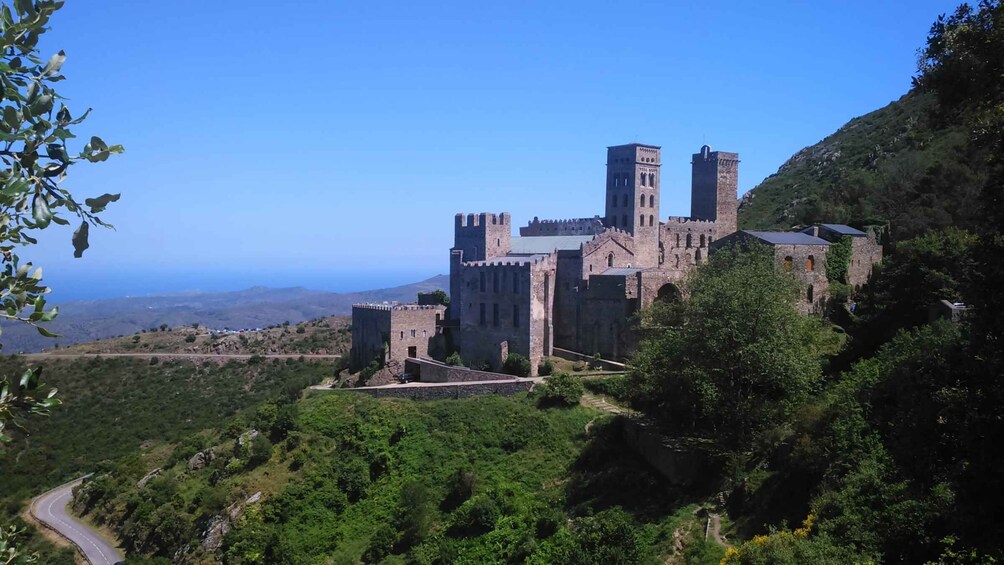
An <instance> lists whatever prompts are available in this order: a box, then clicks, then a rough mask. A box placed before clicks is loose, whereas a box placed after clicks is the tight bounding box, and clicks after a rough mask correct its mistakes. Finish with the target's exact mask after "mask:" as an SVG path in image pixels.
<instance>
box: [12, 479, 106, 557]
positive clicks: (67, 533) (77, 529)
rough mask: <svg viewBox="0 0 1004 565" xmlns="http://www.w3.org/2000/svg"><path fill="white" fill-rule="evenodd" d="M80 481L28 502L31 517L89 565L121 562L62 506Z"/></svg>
mask: <svg viewBox="0 0 1004 565" xmlns="http://www.w3.org/2000/svg"><path fill="white" fill-rule="evenodd" d="M81 481H83V479H77V480H75V481H72V482H69V483H66V484H65V485H60V486H58V487H56V488H54V489H52V490H50V491H49V492H47V493H45V494H42V495H40V496H38V497H37V498H35V499H34V500H32V501H31V515H32V516H33V517H34V518H35V519H36V520H38V521H39V522H42V523H43V524H45V525H46V526H48V527H50V528H52V529H53V530H55V531H56V532H57V533H59V534H60V535H61V536H63V537H64V538H66V539H68V540H70V542H72V543H73V545H75V546H77V548H78V549H80V550H81V551H82V552H83V553H84V557H85V558H86V559H87V561H88V562H89V563H91V565H114V564H115V563H120V562H122V561H123V560H124V559H125V556H123V555H122V552H120V551H119V550H118V549H116V548H115V547H114V546H112V545H111V544H110V543H108V542H107V541H105V539H104V538H103V537H101V536H100V535H98V534H97V533H96V532H95V531H94V530H92V529H91V528H90V527H89V526H87V525H86V524H84V523H83V522H81V521H80V520H78V519H77V518H75V517H74V516H71V515H70V513H69V512H67V511H66V506H67V505H68V504H69V503H70V499H71V498H72V496H73V487H75V486H77V485H79V484H80V482H81Z"/></svg>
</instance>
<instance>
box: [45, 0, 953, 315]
mask: <svg viewBox="0 0 1004 565" xmlns="http://www.w3.org/2000/svg"><path fill="white" fill-rule="evenodd" d="M955 4H956V2H954V1H944V0H942V1H935V0H913V1H903V2H873V1H869V2H863V1H862V2H766V1H765V2H737V3H735V5H731V6H730V5H729V3H722V2H717V3H709V2H687V3H678V2H619V3H606V2H587V1H579V2H574V3H573V2H568V3H551V2H548V3H537V2H495V3H481V2H457V3H422V2H400V3H397V2H379V3H378V2H367V3H364V2H351V3H350V2H320V1H317V2H315V1H303V2H287V3H283V2H274V1H273V2H256V1H248V0H244V1H240V2H238V1H220V2H204V1H203V2H193V1H187V0H178V1H172V2H153V1H149V2H147V1H137V2H129V1H124V0H122V1H116V2H113V1H106V0H87V1H86V2H81V1H76V2H68V3H67V6H66V7H65V8H64V9H63V10H61V11H60V12H59V13H58V14H57V15H56V17H55V18H54V20H53V21H52V31H51V32H50V33H48V34H47V35H46V36H45V37H44V40H43V41H42V42H41V44H40V47H41V49H42V51H43V54H44V55H45V56H48V55H49V54H50V53H51V52H55V51H57V50H59V49H64V50H65V51H66V53H67V62H66V64H65V66H64V67H63V71H64V74H65V75H66V76H67V80H66V81H64V82H62V83H60V85H59V86H60V87H61V90H60V92H61V93H62V94H63V95H64V96H67V97H68V98H70V101H69V105H70V107H71V109H75V110H76V111H78V112H79V111H80V110H82V109H84V108H86V107H93V108H94V112H93V113H92V115H91V116H92V117H91V118H90V119H89V120H88V121H87V122H86V123H85V124H84V125H83V127H82V128H81V129H80V130H79V132H78V135H80V136H81V137H83V136H84V135H91V134H98V135H101V136H102V137H103V138H104V139H105V140H106V141H108V142H114V143H121V144H124V145H125V146H126V153H125V154H124V155H122V156H119V157H116V158H114V159H112V160H110V161H109V162H107V163H104V164H101V165H90V164H83V165H80V166H78V167H75V170H72V171H71V175H70V178H69V180H68V181H67V186H68V187H69V188H70V189H71V190H73V191H75V193H77V194H79V195H81V196H90V195H96V194H100V193H102V192H121V193H122V200H121V201H120V202H119V203H117V204H116V205H113V206H111V207H110V208H109V209H108V211H107V213H106V215H105V219H106V220H108V221H110V222H111V223H113V224H115V226H116V228H117V229H116V231H103V230H95V231H92V238H91V249H89V250H88V251H87V253H85V256H84V258H83V259H79V260H75V259H73V258H72V250H71V247H70V245H69V237H70V233H69V230H66V231H62V232H56V230H51V231H53V232H54V233H47V234H45V237H43V238H42V242H41V245H40V246H39V247H38V248H37V249H34V250H32V252H31V253H30V255H31V258H32V259H34V260H35V262H36V263H37V264H41V265H43V266H44V267H45V272H46V280H47V281H48V282H49V283H50V284H51V285H52V286H53V287H54V288H56V289H57V293H56V296H57V298H58V297H63V298H64V299H69V298H97V297H106V296H117V295H126V294H129V295H136V294H148V293H156V292H168V291H183V290H195V289H200V290H227V289H231V290H236V289H240V288H246V287H249V286H253V285H269V286H307V287H312V288H322V289H330V290H351V289H364V288H370V287H374V286H387V285H393V284H400V283H405V282H411V281H414V280H418V279H421V278H425V277H428V276H431V275H434V274H437V273H443V272H446V271H447V270H448V248H449V247H450V245H451V244H452V235H453V234H452V225H453V224H452V222H453V215H454V214H455V213H456V212H460V211H463V212H478V211H495V212H498V211H508V212H510V213H512V215H513V219H514V222H515V223H518V224H525V223H526V222H527V221H528V220H529V219H531V218H532V217H533V216H535V215H536V216H540V217H541V218H545V217H548V218H570V217H583V216H592V215H594V214H597V213H601V212H602V209H603V194H602V193H603V179H604V161H605V147H606V146H608V145H616V144H621V143H628V142H632V141H639V142H643V143H652V144H657V145H661V146H662V147H663V153H662V159H663V174H662V182H663V185H662V190H663V204H662V209H661V210H660V215H661V216H662V217H663V218H665V217H666V216H668V215H685V214H687V213H688V211H689V205H690V203H689V187H690V178H689V160H690V154H691V153H694V152H696V151H697V149H698V148H699V147H700V146H701V145H702V144H704V143H708V144H710V145H712V147H714V148H716V149H722V150H726V151H737V152H739V153H740V157H741V159H742V164H741V166H740V192H744V191H746V190H748V189H750V188H752V187H754V186H756V184H757V183H759V182H760V181H761V180H763V178H764V177H766V176H767V175H769V174H771V173H773V172H774V171H776V169H777V167H779V166H780V165H781V164H782V163H783V162H784V161H785V160H786V159H787V158H788V157H790V156H791V155H792V154H793V153H795V152H796V151H798V150H799V149H801V148H802V147H804V146H806V145H810V144H813V143H815V142H817V141H819V140H820V139H822V138H823V137H825V136H826V135H828V134H829V133H831V132H833V131H834V130H835V129H837V128H838V127H840V126H841V125H843V124H844V123H846V122H847V121H848V120H849V119H851V118H853V117H855V116H858V115H861V114H863V113H866V112H869V111H871V110H874V109H877V108H879V107H881V106H883V105H885V104H888V103H889V102H891V101H893V100H895V99H897V98H898V97H899V96H901V95H902V94H904V93H905V92H906V91H907V90H908V88H909V86H910V77H911V75H912V74H913V72H914V70H915V66H916V51H917V49H918V48H919V47H921V46H922V45H923V42H924V39H925V36H926V33H927V30H928V28H929V27H930V24H931V23H932V22H933V21H934V20H935V19H936V17H937V16H938V14H940V13H944V12H947V11H951V10H952V9H953V8H954V6H955ZM84 139H86V138H84Z"/></svg>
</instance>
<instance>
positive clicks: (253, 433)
mask: <svg viewBox="0 0 1004 565" xmlns="http://www.w3.org/2000/svg"><path fill="white" fill-rule="evenodd" d="M256 437H258V430H254V429H252V430H248V431H246V432H244V433H242V434H241V435H240V437H239V438H237V445H239V446H241V447H244V446H245V445H248V444H249V443H251V440H253V439H254V438H256Z"/></svg>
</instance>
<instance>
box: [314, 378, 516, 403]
mask: <svg viewBox="0 0 1004 565" xmlns="http://www.w3.org/2000/svg"><path fill="white" fill-rule="evenodd" d="M532 388H533V381H529V380H516V381H497V382H477V383H445V384H436V385H433V386H403V385H401V386H387V387H359V388H339V389H331V390H333V391H352V392H356V393H362V394H369V395H371V396H374V397H376V398H410V399H412V400H450V399H457V398H470V397H472V396H485V395H489V394H496V395H499V396H512V395H514V394H519V393H521V392H530V390H531V389H532Z"/></svg>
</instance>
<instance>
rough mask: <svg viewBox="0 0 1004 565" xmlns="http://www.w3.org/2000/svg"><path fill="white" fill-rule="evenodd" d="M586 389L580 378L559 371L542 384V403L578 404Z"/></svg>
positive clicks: (556, 404)
mask: <svg viewBox="0 0 1004 565" xmlns="http://www.w3.org/2000/svg"><path fill="white" fill-rule="evenodd" d="M584 390H585V388H584V387H583V386H582V381H580V380H579V379H578V378H576V377H573V376H571V375H569V374H568V373H558V374H556V375H554V376H552V377H548V378H547V379H546V380H545V381H544V383H543V384H541V385H540V391H541V396H540V403H541V405H543V406H564V407H568V406H577V405H578V404H579V399H581V398H582V393H583V391H584Z"/></svg>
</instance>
